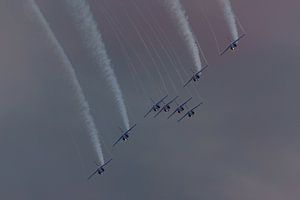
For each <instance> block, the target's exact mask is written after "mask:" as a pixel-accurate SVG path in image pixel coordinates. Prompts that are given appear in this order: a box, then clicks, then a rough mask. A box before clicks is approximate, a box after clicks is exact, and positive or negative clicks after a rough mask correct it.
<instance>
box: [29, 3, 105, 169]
mask: <svg viewBox="0 0 300 200" xmlns="http://www.w3.org/2000/svg"><path fill="white" fill-rule="evenodd" d="M28 2H29V3H30V8H31V9H32V12H33V14H34V15H35V16H36V17H37V19H38V22H39V24H40V25H41V26H42V28H43V29H44V31H45V33H46V34H47V37H48V40H49V42H50V43H51V45H52V46H53V48H54V50H55V53H56V54H57V56H58V57H59V59H60V61H61V64H62V66H63V67H64V70H65V71H66V72H67V74H68V76H69V79H70V83H71V85H72V87H73V89H74V92H75V95H76V98H77V99H78V102H79V106H80V111H81V114H82V117H83V119H84V122H85V124H86V127H87V129H88V133H89V135H90V138H91V141H92V143H93V146H94V148H95V151H96V153H97V155H98V159H99V161H100V162H101V164H104V157H103V153H102V147H101V143H100V139H99V137H98V130H97V128H96V125H95V123H94V119H93V117H92V115H91V113H90V107H89V104H88V102H87V100H86V98H85V96H84V94H83V91H82V88H81V86H80V83H79V81H78V79H77V77H76V74H75V71H74V68H73V66H72V64H71V62H70V60H69V58H68V57H67V55H66V54H65V52H64V49H63V48H62V46H61V45H60V43H59V41H58V40H57V39H56V37H55V35H54V33H53V31H52V30H51V28H50V26H49V24H48V22H47V20H46V19H45V17H44V15H43V13H42V12H41V10H40V9H39V7H38V5H37V4H36V3H35V1H34V0H28Z"/></svg>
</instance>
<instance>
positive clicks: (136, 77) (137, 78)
mask: <svg viewBox="0 0 300 200" xmlns="http://www.w3.org/2000/svg"><path fill="white" fill-rule="evenodd" d="M103 12H105V14H104V18H105V19H106V21H107V22H108V23H109V24H110V26H111V27H112V30H113V33H114V35H115V36H116V38H117V40H118V43H119V45H120V46H121V50H122V52H123V54H125V55H126V58H127V60H128V63H129V67H130V69H132V71H131V70H130V74H131V76H132V79H133V80H134V81H135V82H137V83H138V84H134V85H135V86H136V87H137V88H139V89H140V90H141V92H142V94H143V96H144V98H145V99H149V98H148V95H147V92H146V91H147V90H146V89H145V88H144V87H143V85H144V84H143V81H141V80H140V76H139V75H138V73H137V70H136V69H135V66H134V64H133V61H132V59H131V57H130V55H129V53H128V51H127V50H126V47H125V46H126V45H125V42H123V40H122V39H121V37H122V34H121V32H120V31H119V30H118V29H117V28H116V27H117V26H116V25H115V23H114V21H113V17H112V16H111V15H109V13H108V12H106V10H105V9H103ZM108 16H109V17H108ZM149 76H151V75H149Z"/></svg>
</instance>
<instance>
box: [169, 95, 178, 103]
mask: <svg viewBox="0 0 300 200" xmlns="http://www.w3.org/2000/svg"><path fill="white" fill-rule="evenodd" d="M178 97H179V96H176V97H174V99H172V100H171V101H169V103H167V105H170V104H171V103H173V102H174V101H175V100H176V99H177V98H178Z"/></svg>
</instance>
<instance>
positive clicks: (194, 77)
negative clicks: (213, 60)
mask: <svg viewBox="0 0 300 200" xmlns="http://www.w3.org/2000/svg"><path fill="white" fill-rule="evenodd" d="M206 68H208V65H206V66H204V67H203V68H202V69H201V70H200V71H198V72H196V73H194V72H193V73H194V74H193V76H192V78H190V80H188V81H187V82H186V83H185V84H184V86H183V87H185V86H187V85H188V84H189V83H190V82H191V81H194V82H196V81H198V80H199V79H200V76H201V73H202V72H203V71H204V70H205V69H206Z"/></svg>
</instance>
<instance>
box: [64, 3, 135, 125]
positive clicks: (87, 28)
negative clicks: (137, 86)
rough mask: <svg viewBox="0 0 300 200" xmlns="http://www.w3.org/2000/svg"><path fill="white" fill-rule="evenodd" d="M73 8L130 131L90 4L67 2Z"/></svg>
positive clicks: (86, 41)
mask: <svg viewBox="0 0 300 200" xmlns="http://www.w3.org/2000/svg"><path fill="white" fill-rule="evenodd" d="M66 2H67V3H68V5H69V6H70V7H71V10H72V16H73V17H74V20H75V22H76V25H77V26H78V29H79V30H80V33H81V35H82V37H83V38H84V41H85V44H86V46H87V47H88V48H89V50H90V51H91V53H92V55H93V56H94V58H95V61H96V63H97V65H98V66H99V68H100V69H101V70H102V71H103V73H104V76H105V78H106V80H107V81H108V84H109V86H110V88H111V90H112V92H113V94H114V96H115V100H116V102H117V105H118V109H119V111H120V113H121V116H122V119H123V123H124V126H125V128H126V129H129V128H130V127H129V117H128V113H127V108H126V106H125V101H124V98H123V94H122V91H121V88H120V85H119V83H118V80H117V77H116V74H115V72H114V70H113V68H112V66H111V60H110V59H109V57H108V55H107V52H106V48H105V45H104V42H103V39H102V35H101V33H100V30H99V29H98V26H97V22H96V20H95V19H94V17H93V14H92V12H91V10H90V7H89V5H88V3H87V2H86V1H85V0H66Z"/></svg>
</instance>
